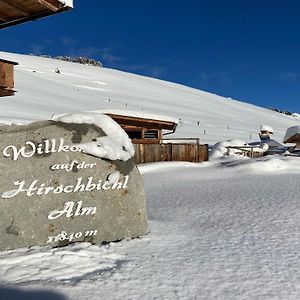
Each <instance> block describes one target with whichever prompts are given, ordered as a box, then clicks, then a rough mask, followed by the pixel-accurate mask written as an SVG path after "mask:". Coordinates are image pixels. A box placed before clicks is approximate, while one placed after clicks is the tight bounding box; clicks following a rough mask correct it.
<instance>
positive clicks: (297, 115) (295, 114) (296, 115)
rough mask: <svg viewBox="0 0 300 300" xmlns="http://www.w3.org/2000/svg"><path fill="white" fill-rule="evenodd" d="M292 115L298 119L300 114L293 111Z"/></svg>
mask: <svg viewBox="0 0 300 300" xmlns="http://www.w3.org/2000/svg"><path fill="white" fill-rule="evenodd" d="M292 116H293V117H295V118H296V119H300V114H298V113H293V114H292Z"/></svg>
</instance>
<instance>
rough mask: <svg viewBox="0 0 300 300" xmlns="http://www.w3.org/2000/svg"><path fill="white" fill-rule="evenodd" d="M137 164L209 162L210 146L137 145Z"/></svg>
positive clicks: (175, 144)
mask: <svg viewBox="0 0 300 300" xmlns="http://www.w3.org/2000/svg"><path fill="white" fill-rule="evenodd" d="M134 146H135V156H134V159H135V162H136V163H137V164H141V163H150V162H158V161H189V162H195V163H197V162H203V161H208V145H200V144H181V143H161V144H135V145H134Z"/></svg>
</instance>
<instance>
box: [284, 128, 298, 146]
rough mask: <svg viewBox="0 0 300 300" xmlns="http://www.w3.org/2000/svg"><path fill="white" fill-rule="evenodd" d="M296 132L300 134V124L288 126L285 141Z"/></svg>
mask: <svg viewBox="0 0 300 300" xmlns="http://www.w3.org/2000/svg"><path fill="white" fill-rule="evenodd" d="M296 134H300V126H293V127H290V128H288V130H287V131H286V134H285V136H284V139H283V142H284V143H285V142H286V141H287V140H289V139H290V138H291V137H293V136H294V135H296Z"/></svg>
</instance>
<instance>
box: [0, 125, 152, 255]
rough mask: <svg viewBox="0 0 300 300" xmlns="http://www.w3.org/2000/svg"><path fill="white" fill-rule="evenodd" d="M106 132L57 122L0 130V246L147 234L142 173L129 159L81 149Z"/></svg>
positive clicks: (97, 128)
mask: <svg viewBox="0 0 300 300" xmlns="http://www.w3.org/2000/svg"><path fill="white" fill-rule="evenodd" d="M105 135H106V134H105V133H104V131H103V130H102V129H101V128H99V127H97V126H95V125H88V124H75V123H63V122H54V121H43V122H36V123H32V124H29V125H26V126H16V125H12V126H1V127H0V231H1V233H0V249H1V250H6V249H15V248H19V247H30V246H33V245H51V246H62V245H66V244H68V243H72V242H79V241H89V242H92V243H98V244H99V243H102V242H110V241H116V240H121V239H124V238H134V237H138V236H141V235H144V234H146V233H147V232H148V225H147V216H146V199H145V193H144V186H143V180H142V177H141V175H140V173H139V171H138V169H137V167H136V165H135V163H134V162H133V160H132V159H129V160H127V161H121V160H113V161H112V160H108V159H101V158H98V157H95V156H93V155H90V154H85V153H83V152H82V145H86V144H89V143H92V142H93V141H96V140H97V139H98V138H99V137H103V136H105Z"/></svg>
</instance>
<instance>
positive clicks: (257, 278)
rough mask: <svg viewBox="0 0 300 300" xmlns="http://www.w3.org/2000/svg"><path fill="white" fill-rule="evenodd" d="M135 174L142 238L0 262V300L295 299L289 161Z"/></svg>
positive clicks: (297, 164) (299, 208) (295, 207)
mask: <svg viewBox="0 0 300 300" xmlns="http://www.w3.org/2000/svg"><path fill="white" fill-rule="evenodd" d="M140 169H141V172H142V173H143V176H144V179H145V185H146V193H147V197H148V215H149V220H150V228H151V233H150V234H149V235H147V236H145V237H143V238H141V239H136V240H131V241H122V242H120V243H110V244H108V245H103V246H101V247H99V246H91V245H89V244H75V245H74V246H71V247H68V248H59V249H49V248H39V247H35V248H32V249H30V250H27V249H20V250H17V251H11V252H2V253H0V274H1V277H0V278H1V280H0V282H1V287H0V298H1V299H41V298H39V297H40V296H39V295H40V294H41V293H42V294H43V299H80V300H81V299H90V300H92V299H95V300H96V299H205V300H207V299H226V300H227V299H230V300H235V299H236V300H240V299H256V300H258V299H262V300H266V299H295V300H296V299H299V297H300V259H299V255H300V252H299V251H300V243H299V241H300V202H299V196H298V195H299V192H300V187H299V180H300V160H299V159H298V158H274V157H273V158H264V159H260V160H258V161H254V160H250V159H243V160H234V161H229V160H228V161H227V160H221V161H218V162H214V163H204V164H200V165H198V164H190V163H157V164H149V165H142V166H140ZM8 287H10V288H11V289H12V290H7V289H8ZM3 295H5V296H3ZM7 295H12V298H8V297H7ZM15 295H19V298H18V297H16V296H15ZM21 296H22V297H25V296H27V297H28V298H21Z"/></svg>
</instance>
